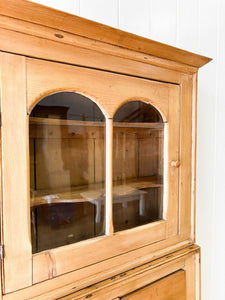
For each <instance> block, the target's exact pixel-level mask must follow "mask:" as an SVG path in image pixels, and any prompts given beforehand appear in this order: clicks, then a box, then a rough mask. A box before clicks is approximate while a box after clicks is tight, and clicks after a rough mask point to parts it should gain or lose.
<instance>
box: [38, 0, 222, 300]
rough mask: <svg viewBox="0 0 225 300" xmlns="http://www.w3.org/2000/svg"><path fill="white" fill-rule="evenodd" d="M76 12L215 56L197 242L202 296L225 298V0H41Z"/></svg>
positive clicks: (203, 77)
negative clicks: (200, 247) (199, 250)
mask: <svg viewBox="0 0 225 300" xmlns="http://www.w3.org/2000/svg"><path fill="white" fill-rule="evenodd" d="M34 2H37V3H41V4H44V5H48V6H50V7H54V8H57V9H60V10H64V11H66V12H70V13H72V14H77V15H80V16H82V17H85V18H88V19H92V20H95V21H98V22H101V23H104V24H107V25H110V26H113V27H117V28H120V29H123V30H126V31H129V32H132V33H135V34H139V35H142V36H145V37H149V38H151V39H155V40H158V41H160V42H164V43H168V44H171V45H173V46H177V47H180V48H184V49H186V50H189V51H193V52H198V53H200V54H203V55H206V56H210V57H212V58H213V59H214V60H213V62H211V63H210V64H208V65H206V66H204V67H203V68H202V69H200V71H199V92H198V147H197V224H196V225H197V243H198V244H199V245H201V246H202V299H203V300H214V299H217V300H224V299H225V289H224V287H223V284H224V283H223V281H224V270H225V238H224V235H223V230H224V228H225V218H224V210H225V175H224V170H225V158H224V157H225V155H224V152H225V125H224V117H225V99H224V95H223V86H224V85H225V50H224V49H225V18H224V16H225V1H224V0H169V1H168V0H138V1H137V0H107V1H106V0H63V1H62V0H35V1H34Z"/></svg>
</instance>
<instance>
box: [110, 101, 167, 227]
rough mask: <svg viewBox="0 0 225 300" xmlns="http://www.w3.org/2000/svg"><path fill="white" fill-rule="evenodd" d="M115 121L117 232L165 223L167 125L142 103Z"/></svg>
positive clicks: (124, 109)
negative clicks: (164, 154)
mask: <svg viewBox="0 0 225 300" xmlns="http://www.w3.org/2000/svg"><path fill="white" fill-rule="evenodd" d="M113 121H114V123H113V124H114V125H113V126H114V128H113V222H114V230H115V232H116V231H121V230H125V229H129V228H133V227H136V226H140V225H144V224H147V223H150V222H154V221H157V220H160V219H162V212H163V207H162V206H163V131H164V124H163V120H162V117H161V115H160V114H159V112H158V111H157V110H156V109H155V108H154V107H153V106H152V105H150V104H147V103H144V102H141V101H132V102H128V103H126V104H124V105H123V106H122V107H120V108H119V110H118V111H117V112H116V114H115V116H114V119H113Z"/></svg>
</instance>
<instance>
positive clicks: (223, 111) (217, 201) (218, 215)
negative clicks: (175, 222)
mask: <svg viewBox="0 0 225 300" xmlns="http://www.w3.org/2000/svg"><path fill="white" fill-rule="evenodd" d="M217 7H218V17H217V20H218V56H217V62H218V67H217V99H216V101H215V105H216V112H215V148H216V149H215V154H216V155H215V168H214V170H215V171H214V173H213V177H214V178H215V180H214V183H215V193H214V198H213V205H214V210H213V212H214V214H213V220H214V222H213V246H214V249H213V260H212V270H213V277H212V281H211V286H212V288H213V291H214V294H213V296H214V298H211V299H225V289H224V269H225V255H224V254H225V238H224V229H225V218H224V211H225V172H224V170H225V123H224V120H225V96H224V87H225V55H224V49H225V18H224V16H225V1H220V3H219V5H218V6H217Z"/></svg>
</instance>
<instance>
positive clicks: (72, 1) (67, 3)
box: [32, 0, 80, 15]
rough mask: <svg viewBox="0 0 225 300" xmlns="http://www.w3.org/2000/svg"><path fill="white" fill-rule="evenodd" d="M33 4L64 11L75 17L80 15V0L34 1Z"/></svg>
mask: <svg viewBox="0 0 225 300" xmlns="http://www.w3.org/2000/svg"><path fill="white" fill-rule="evenodd" d="M32 2H35V3H39V4H42V5H45V6H49V7H52V8H55V9H58V10H62V11H65V12H68V13H71V14H74V15H79V9H80V8H79V7H80V1H79V0H63V1H62V0H32Z"/></svg>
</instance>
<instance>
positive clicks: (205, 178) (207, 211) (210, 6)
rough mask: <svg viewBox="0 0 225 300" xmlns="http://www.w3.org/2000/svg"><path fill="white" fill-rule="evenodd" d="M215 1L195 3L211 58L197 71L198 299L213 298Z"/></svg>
mask: <svg viewBox="0 0 225 300" xmlns="http://www.w3.org/2000/svg"><path fill="white" fill-rule="evenodd" d="M217 13H218V1H217V0H215V1H211V0H199V51H200V52H201V53H204V54H205V55H208V56H211V57H213V58H214V60H213V62H211V63H210V64H208V65H206V66H204V67H203V68H202V69H200V71H199V93H198V148H197V223H196V224H197V243H199V244H200V245H201V246H202V282H203V288H202V299H204V300H211V299H217V298H215V297H214V296H215V291H214V288H213V287H212V285H211V284H210V283H211V282H212V279H213V276H214V275H213V264H212V262H213V256H214V245H213V235H214V230H213V228H214V224H215V222H216V220H215V218H214V203H215V200H214V196H215V194H214V191H215V190H214V180H215V172H216V170H215V154H216V153H215V151H216V147H215V114H216V99H217V58H216V57H217V50H218V48H217V46H218V43H217V42H218V31H217V29H218V28H217V17H218V15H217Z"/></svg>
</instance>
